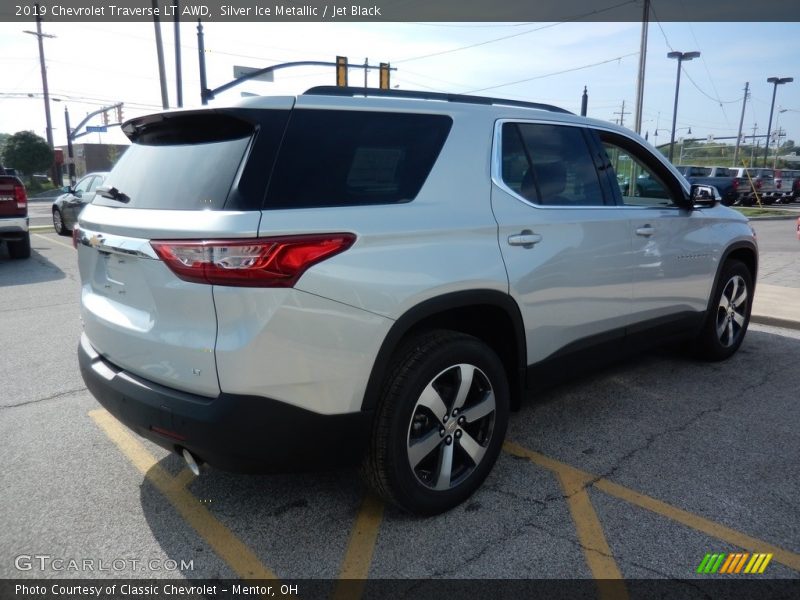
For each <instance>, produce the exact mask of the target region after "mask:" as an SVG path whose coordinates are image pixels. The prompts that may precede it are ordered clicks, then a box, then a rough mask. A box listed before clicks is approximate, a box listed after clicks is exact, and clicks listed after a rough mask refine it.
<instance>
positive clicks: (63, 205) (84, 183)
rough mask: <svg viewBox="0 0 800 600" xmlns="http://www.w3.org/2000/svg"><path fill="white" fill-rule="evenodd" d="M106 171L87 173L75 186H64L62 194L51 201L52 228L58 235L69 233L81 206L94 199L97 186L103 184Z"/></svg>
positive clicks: (76, 219)
mask: <svg viewBox="0 0 800 600" xmlns="http://www.w3.org/2000/svg"><path fill="white" fill-rule="evenodd" d="M107 176H108V173H105V172H99V173H89V174H88V175H85V176H83V177H82V178H81V179H80V180H79V181H78V183H76V184H75V187H72V186H65V187H64V188H63V190H62V191H63V192H64V193H63V194H61V195H60V196H59V197H58V198H56V199H55V200H54V201H53V209H52V213H53V229H55V230H56V233H57V234H58V235H69V234H70V232H71V231H72V228H73V226H74V225H75V223H76V222H77V221H78V215H79V214H80V212H81V211H82V210H83V207H84V206H86V205H87V204H89V203H90V202H91V201H92V200H94V197H95V194H96V193H97V188H98V187H99V186H101V185H102V184H103V181H104V180H105V178H106V177H107Z"/></svg>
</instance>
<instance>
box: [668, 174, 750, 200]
mask: <svg viewBox="0 0 800 600" xmlns="http://www.w3.org/2000/svg"><path fill="white" fill-rule="evenodd" d="M678 171H679V172H680V173H681V174H682V175H683V176H684V177H686V179H687V181H688V182H689V183H690V184H696V185H712V186H714V187H715V188H716V189H717V192H718V193H719V195H720V198H721V201H722V203H723V204H724V205H725V206H731V205H732V204H734V203H735V202H736V200H737V199H738V198H739V187H740V181H739V179H738V178H737V177H735V176H734V174H733V171H732V170H731V169H729V168H728V167H696V166H688V165H687V166H679V167H678Z"/></svg>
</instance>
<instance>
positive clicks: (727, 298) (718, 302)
mask: <svg viewBox="0 0 800 600" xmlns="http://www.w3.org/2000/svg"><path fill="white" fill-rule="evenodd" d="M742 286H744V288H743V289H742ZM723 298H724V299H723ZM752 307H753V275H752V274H751V273H750V270H749V269H748V268H747V267H746V266H745V264H744V263H742V262H740V261H738V260H729V261H727V262H726V263H725V264H724V265H723V266H722V271H721V272H720V276H719V281H718V282H717V286H716V287H715V288H714V293H713V295H712V297H711V304H710V305H709V311H708V317H707V318H706V322H705V324H704V325H703V330H702V332H701V333H700V335H699V337H698V338H697V340H696V344H695V350H696V354H697V356H698V357H699V358H701V359H703V360H709V361H718V360H725V359H726V358H729V357H730V356H732V355H733V354H734V353H735V352H736V351H737V350H738V349H739V346H741V345H742V340H744V336H745V334H746V333H747V326H748V325H749V323H750V311H751V309H752Z"/></svg>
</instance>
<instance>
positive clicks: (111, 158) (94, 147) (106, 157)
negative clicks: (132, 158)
mask: <svg viewBox="0 0 800 600" xmlns="http://www.w3.org/2000/svg"><path fill="white" fill-rule="evenodd" d="M58 149H60V150H61V151H63V153H64V162H63V164H62V165H61V172H62V173H63V174H64V179H65V183H66V181H67V180H68V179H69V175H68V174H69V163H70V159H69V154H68V152H67V147H66V146H59V147H58ZM127 149H128V146H127V145H124V144H72V153H73V159H72V160H73V161H74V163H75V177H76V178H77V179H80V178H81V177H83V176H84V175H86V173H92V172H94V171H110V170H111V167H113V166H114V163H116V162H117V160H119V157H120V156H122V153H123V152H125V150H127Z"/></svg>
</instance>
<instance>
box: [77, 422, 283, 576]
mask: <svg viewBox="0 0 800 600" xmlns="http://www.w3.org/2000/svg"><path fill="white" fill-rule="evenodd" d="M89 416H90V417H91V418H92V419H93V420H94V422H95V423H97V425H98V426H99V427H100V429H102V430H103V432H104V433H105V434H106V435H107V436H108V437H109V439H111V441H112V442H114V443H115V444H116V445H117V447H118V448H119V449H120V450H121V451H122V453H123V454H124V455H125V456H126V457H128V459H129V460H130V461H131V462H132V463H133V464H134V466H135V467H136V468H137V469H138V470H139V472H141V473H142V474H143V475H144V476H145V477H146V478H147V480H148V481H149V482H150V483H152V484H153V485H154V486H155V487H156V489H158V491H159V492H161V493H162V494H163V495H164V496H165V497H166V498H167V500H169V502H170V504H172V506H173V507H175V510H177V511H178V513H180V515H181V516H182V517H183V518H184V520H185V521H186V522H187V523H188V524H189V525H190V526H191V527H192V528H193V529H194V530H195V531H196V532H197V533H198V535H199V536H200V537H201V538H203V540H205V542H206V543H207V544H208V545H209V546H210V547H211V549H212V550H213V551H214V552H215V553H216V554H217V556H219V557H220V558H221V559H222V560H224V561H225V562H226V563H227V564H228V566H230V568H231V569H232V570H233V571H234V572H235V573H236V574H237V575H238V576H239V577H240V578H242V579H277V578H276V576H275V574H274V573H273V572H272V571H270V570H269V569H268V568H267V567H265V566H264V565H263V564H262V563H261V561H260V560H259V559H258V557H257V556H256V555H255V553H254V552H253V551H252V550H250V548H248V547H247V546H246V545H245V544H244V543H242V542H241V540H239V538H237V537H236V535H234V533H233V532H232V531H231V530H230V529H228V528H227V527H225V525H223V524H222V523H220V522H219V521H218V520H217V519H216V518H215V517H214V516H213V515H212V514H211V513H210V512H209V511H208V510H207V509H206V508H205V507H204V506H203V505H202V504H200V502H199V501H198V500H197V498H195V497H194V496H192V494H191V493H190V492H189V491H188V490H186V488H185V487H184V485H185V484H186V481H184V480H185V479H186V478H185V476H182V475H181V474H179V475H178V477H174V478H173V477H171V476H170V475H169V474H168V473H167V472H166V471H165V470H164V469H163V468H162V467H161V466H159V464H158V462H157V460H156V458H155V457H154V456H153V455H152V454H150V453H149V452H148V451H147V450H146V449H145V448H144V446H142V444H141V443H139V441H138V440H137V439H136V438H134V437H133V436H132V435H131V434H130V433H128V432H127V431H126V430H125V429H124V428H123V426H122V425H121V424H120V423H119V421H117V420H116V419H115V418H114V417H112V416H111V414H110V413H108V412H107V411H105V410H103V409H98V410H93V411H92V412H90V413H89Z"/></svg>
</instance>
